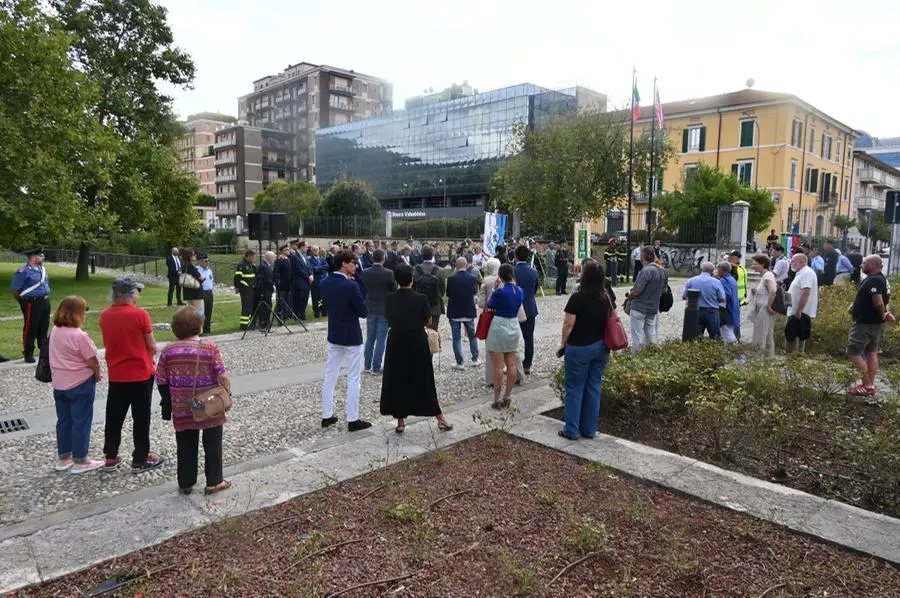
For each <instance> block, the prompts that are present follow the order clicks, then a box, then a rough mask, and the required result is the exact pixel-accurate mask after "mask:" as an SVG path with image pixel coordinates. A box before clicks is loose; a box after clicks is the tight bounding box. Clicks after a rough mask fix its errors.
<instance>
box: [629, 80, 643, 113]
mask: <svg viewBox="0 0 900 598" xmlns="http://www.w3.org/2000/svg"><path fill="white" fill-rule="evenodd" d="M640 117H641V94H639V93H638V88H637V81H635V82H634V87H633V88H632V90H631V120H633V121H634V120H637V119H639V118H640Z"/></svg>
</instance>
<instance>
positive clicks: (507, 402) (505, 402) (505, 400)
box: [500, 395, 512, 409]
mask: <svg viewBox="0 0 900 598" xmlns="http://www.w3.org/2000/svg"><path fill="white" fill-rule="evenodd" d="M511 403H512V399H511V398H510V397H509V395H506V396H505V397H503V400H502V401H500V406H501V407H503V408H504V409H506V408H507V407H509V406H510V404H511Z"/></svg>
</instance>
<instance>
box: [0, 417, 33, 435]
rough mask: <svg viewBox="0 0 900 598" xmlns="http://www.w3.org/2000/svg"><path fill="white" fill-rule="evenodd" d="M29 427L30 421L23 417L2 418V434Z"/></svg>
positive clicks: (0, 429)
mask: <svg viewBox="0 0 900 598" xmlns="http://www.w3.org/2000/svg"><path fill="white" fill-rule="evenodd" d="M27 429H28V422H27V421H25V420H24V419H21V418H19V419H4V420H0V434H8V433H10V432H22V431H24V430H27Z"/></svg>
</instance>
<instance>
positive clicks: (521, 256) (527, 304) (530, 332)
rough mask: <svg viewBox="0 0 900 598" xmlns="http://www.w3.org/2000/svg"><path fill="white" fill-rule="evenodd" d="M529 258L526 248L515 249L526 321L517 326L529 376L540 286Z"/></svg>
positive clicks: (526, 372)
mask: <svg viewBox="0 0 900 598" xmlns="http://www.w3.org/2000/svg"><path fill="white" fill-rule="evenodd" d="M530 258H531V250H530V249H528V247H527V246H525V245H519V246H518V247H516V283H517V284H518V285H519V286H520V287H522V293H523V297H522V307H523V308H524V309H525V317H526V320H525V321H524V322H521V323H520V324H519V327H520V328H521V329H522V338H523V339H524V340H525V359H523V360H522V368H523V369H524V370H525V375H529V374H531V363H532V361H533V360H534V321H535V318H537V315H538V308H537V301H536V300H535V298H534V296H535V294H537V291H538V287H539V286H540V279H539V278H538V273H537V270H535V269H534V268H532V267H531V265H530V264H529V260H530Z"/></svg>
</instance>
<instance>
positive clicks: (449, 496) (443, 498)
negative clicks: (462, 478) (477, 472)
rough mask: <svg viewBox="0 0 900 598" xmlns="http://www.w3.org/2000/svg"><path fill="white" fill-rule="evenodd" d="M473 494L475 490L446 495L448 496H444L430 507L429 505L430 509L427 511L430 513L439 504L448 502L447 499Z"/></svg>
mask: <svg viewBox="0 0 900 598" xmlns="http://www.w3.org/2000/svg"><path fill="white" fill-rule="evenodd" d="M473 493H474V490H460V491H459V492H454V493H453V494H448V495H446V496H442V497H440V498H439V499H437V500H435V501H433V502H432V503H431V504H430V505H428V509H427V510H429V511H430V510H431V509H433V508H434V507H435V506H437V505H438V504H440V503H442V502H444V501H445V500H447V499H450V498H453V497H455V496H461V495H463V494H473Z"/></svg>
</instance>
